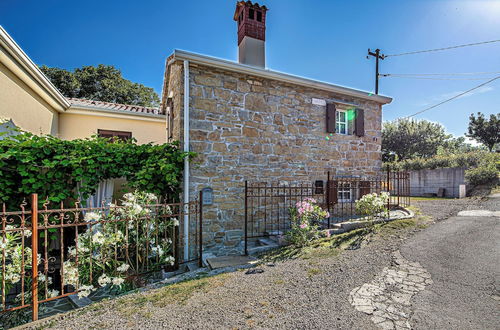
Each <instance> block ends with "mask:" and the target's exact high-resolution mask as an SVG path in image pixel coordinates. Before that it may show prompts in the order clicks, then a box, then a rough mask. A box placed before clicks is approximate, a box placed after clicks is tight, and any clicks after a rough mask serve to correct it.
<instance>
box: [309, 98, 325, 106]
mask: <svg viewBox="0 0 500 330" xmlns="http://www.w3.org/2000/svg"><path fill="white" fill-rule="evenodd" d="M312 104H315V105H326V100H323V99H315V98H313V99H312Z"/></svg>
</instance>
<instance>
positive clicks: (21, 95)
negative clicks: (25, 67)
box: [0, 63, 58, 135]
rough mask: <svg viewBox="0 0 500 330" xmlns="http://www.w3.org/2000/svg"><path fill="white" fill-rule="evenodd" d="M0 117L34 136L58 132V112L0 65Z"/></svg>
mask: <svg viewBox="0 0 500 330" xmlns="http://www.w3.org/2000/svg"><path fill="white" fill-rule="evenodd" d="M0 117H1V118H2V119H6V120H12V122H13V123H14V125H16V126H17V127H19V128H21V129H22V130H24V131H28V132H31V133H34V134H53V135H56V134H57V131H58V127H57V126H58V112H57V111H56V110H55V109H54V108H53V107H52V106H50V105H49V104H48V103H47V102H46V101H45V100H44V99H43V98H42V97H40V95H39V94H37V93H36V92H35V91H33V89H31V88H30V87H29V86H28V85H26V84H25V83H24V82H23V81H22V80H21V79H20V78H19V77H18V76H17V75H16V74H14V73H13V72H12V71H10V70H9V69H8V68H7V67H6V66H5V65H3V64H2V63H0Z"/></svg>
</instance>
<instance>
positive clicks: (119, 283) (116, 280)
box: [112, 277, 125, 286]
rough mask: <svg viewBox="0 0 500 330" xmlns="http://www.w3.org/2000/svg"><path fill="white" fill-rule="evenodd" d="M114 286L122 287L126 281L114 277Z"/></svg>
mask: <svg viewBox="0 0 500 330" xmlns="http://www.w3.org/2000/svg"><path fill="white" fill-rule="evenodd" d="M112 282H113V285H116V286H120V285H122V284H123V282H125V280H124V279H123V278H121V277H113V279H112Z"/></svg>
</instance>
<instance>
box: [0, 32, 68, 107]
mask: <svg viewBox="0 0 500 330" xmlns="http://www.w3.org/2000/svg"><path fill="white" fill-rule="evenodd" d="M0 46H2V48H4V49H5V50H6V51H7V53H8V54H9V55H10V56H11V57H12V58H13V59H14V60H15V61H16V62H17V63H18V64H19V65H20V66H21V67H22V68H23V69H24V71H25V73H27V74H28V75H29V76H30V77H31V78H32V79H33V80H34V81H35V82H36V83H37V86H38V87H39V88H41V89H42V90H43V91H44V92H45V93H46V95H40V96H41V97H42V98H47V97H46V96H49V98H50V100H47V101H49V102H48V103H49V104H51V105H53V106H54V108H55V109H56V110H57V111H59V112H64V111H65V110H66V109H68V108H69V106H70V103H69V102H68V101H67V100H66V98H65V97H64V96H63V95H62V94H61V92H60V91H59V90H58V89H57V88H56V87H55V86H54V85H53V84H52V83H51V82H50V80H49V79H48V78H47V77H46V76H45V75H44V74H43V72H42V71H41V70H40V69H39V68H38V66H37V65H36V64H35V63H34V62H33V61H32V60H31V59H30V58H29V57H28V55H26V53H25V52H24V51H23V50H22V49H21V47H19V45H18V44H17V43H16V42H15V41H14V39H13V38H12V37H11V36H10V35H9V34H8V33H7V31H5V29H4V28H3V27H2V26H0ZM8 67H9V66H8ZM9 70H11V71H12V70H14V72H15V70H16V69H15V68H13V67H9ZM27 85H28V86H30V87H31V88H35V87H36V86H34V85H33V84H30V83H29V82H28V83H27ZM35 89H36V88H35ZM51 101H52V102H51Z"/></svg>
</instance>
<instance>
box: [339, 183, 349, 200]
mask: <svg viewBox="0 0 500 330" xmlns="http://www.w3.org/2000/svg"><path fill="white" fill-rule="evenodd" d="M352 190H353V187H352V185H351V183H349V182H344V183H341V184H340V185H339V187H338V188H337V199H338V201H339V203H350V202H352ZM345 197H347V198H345Z"/></svg>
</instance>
